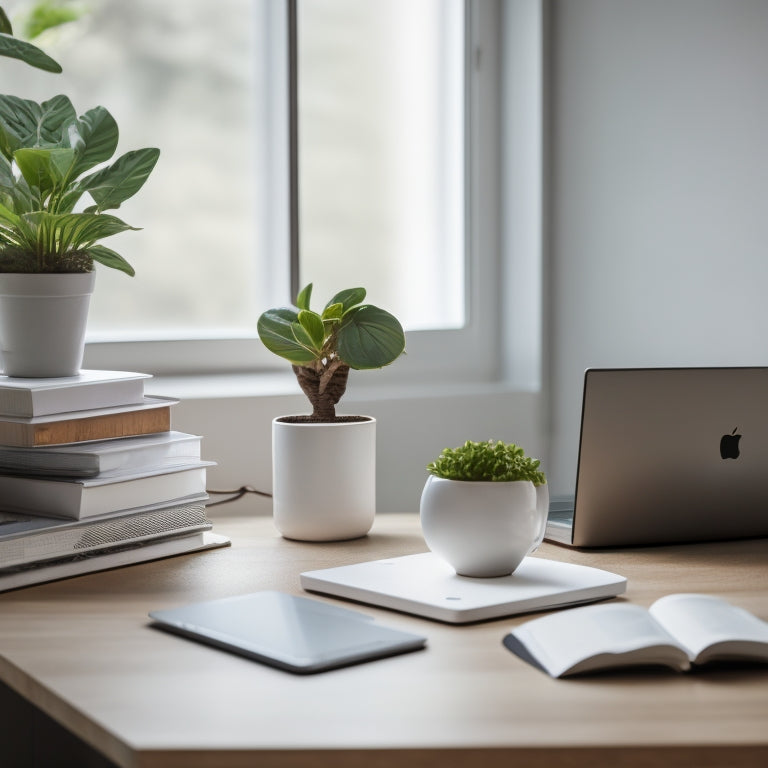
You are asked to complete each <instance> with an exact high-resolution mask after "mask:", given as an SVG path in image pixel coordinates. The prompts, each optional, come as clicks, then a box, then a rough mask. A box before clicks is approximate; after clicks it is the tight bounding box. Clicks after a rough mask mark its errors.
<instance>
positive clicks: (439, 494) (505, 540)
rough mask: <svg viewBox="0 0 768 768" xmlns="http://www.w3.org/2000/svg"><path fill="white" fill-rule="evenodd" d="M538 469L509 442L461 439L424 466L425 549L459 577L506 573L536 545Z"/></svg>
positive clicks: (544, 503) (545, 497)
mask: <svg viewBox="0 0 768 768" xmlns="http://www.w3.org/2000/svg"><path fill="white" fill-rule="evenodd" d="M539 467H540V462H539V461H538V460H537V459H533V458H531V457H529V456H527V455H526V454H525V451H524V450H523V449H522V448H521V447H520V446H518V445H515V444H514V443H504V442H502V441H493V440H488V441H485V442H473V441H471V440H468V441H467V442H465V443H464V445H462V446H459V447H458V448H446V449H445V450H444V451H443V452H442V453H441V454H440V456H439V457H438V458H437V459H436V460H435V461H434V462H432V463H431V464H429V465H427V471H428V472H429V477H428V478H427V482H426V484H425V486H424V491H423V492H422V496H421V507H420V518H421V526H422V532H423V534H424V539H425V541H426V542H427V546H428V547H429V548H430V550H432V552H434V553H435V554H436V555H438V556H439V557H441V558H442V559H443V560H445V561H447V562H448V563H449V564H450V565H451V566H452V567H453V568H454V569H455V570H456V572H457V573H458V574H459V575H461V576H475V577H493V576H506V575H509V574H510V573H512V572H513V571H514V570H515V568H517V566H518V565H519V564H520V563H521V562H522V560H523V558H524V557H525V556H526V555H527V554H529V553H530V552H532V551H533V550H535V549H536V548H537V547H538V546H539V544H540V543H541V541H542V539H543V538H544V529H545V526H546V521H547V511H548V506H549V494H548V492H547V485H546V476H545V475H544V472H542V471H541V469H540V468H539Z"/></svg>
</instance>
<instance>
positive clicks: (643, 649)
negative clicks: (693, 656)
mask: <svg viewBox="0 0 768 768" xmlns="http://www.w3.org/2000/svg"><path fill="white" fill-rule="evenodd" d="M511 635H512V636H513V637H515V638H516V639H517V640H518V641H519V642H520V643H522V644H523V645H524V646H525V648H526V649H527V650H528V651H529V653H530V654H531V655H532V656H533V657H534V658H535V659H536V660H537V661H538V662H539V663H540V664H541V666H542V667H544V669H545V670H546V671H547V672H548V673H549V674H550V675H552V676H553V677H561V676H563V675H566V674H575V673H578V672H586V671H590V670H594V669H602V668H609V667H617V666H626V665H630V664H665V665H667V666H672V667H674V668H675V669H685V668H686V667H687V657H686V654H685V652H684V651H683V650H682V649H681V648H679V647H678V646H677V644H676V642H675V640H674V638H672V637H671V636H670V635H669V634H668V633H667V632H666V631H665V630H664V628H663V627H661V626H660V625H659V624H658V622H656V621H655V620H654V619H653V618H652V617H651V615H650V614H649V613H648V611H646V610H645V608H642V607H640V606H638V605H631V604H628V603H627V604H624V603H611V604H605V605H603V604H600V605H590V606H586V607H583V608H572V609H570V610H564V611H559V612H557V613H553V614H550V615H548V616H544V617H543V618H540V619H533V620H532V621H528V622H526V623H525V624H523V625H521V626H519V627H517V628H516V629H514V630H513V631H512V633H511Z"/></svg>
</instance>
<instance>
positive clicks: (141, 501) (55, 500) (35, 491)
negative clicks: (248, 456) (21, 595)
mask: <svg viewBox="0 0 768 768" xmlns="http://www.w3.org/2000/svg"><path fill="white" fill-rule="evenodd" d="M213 464H214V462H211V461H200V462H196V463H194V464H188V465H182V466H177V467H168V468H161V469H155V470H152V471H151V472H147V473H144V474H141V475H137V474H122V475H113V476H111V477H108V478H101V477H94V478H82V479H77V480H58V479H57V480H50V479H48V478H43V477H21V476H18V475H0V508H2V509H3V510H5V511H7V512H21V513H22V514H30V515H41V516H43V517H64V518H68V519H72V520H82V519H85V518H89V517H96V516H97V515H108V514H110V513H114V512H123V511H127V510H135V511H138V510H140V509H145V508H148V507H156V506H158V505H160V504H172V503H176V502H180V501H182V500H185V499H187V498H188V497H190V496H199V495H200V494H203V493H205V479H206V477H205V476H206V468H207V467H209V466H213Z"/></svg>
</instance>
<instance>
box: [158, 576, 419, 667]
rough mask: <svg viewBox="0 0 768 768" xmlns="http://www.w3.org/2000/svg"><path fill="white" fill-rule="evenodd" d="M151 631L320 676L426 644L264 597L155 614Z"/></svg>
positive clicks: (332, 612)
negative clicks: (319, 674)
mask: <svg viewBox="0 0 768 768" xmlns="http://www.w3.org/2000/svg"><path fill="white" fill-rule="evenodd" d="M149 616H150V618H151V619H153V622H154V623H153V626H155V627H157V628H159V629H164V630H167V631H170V632H175V633H178V634H182V635H185V636H187V637H190V638H192V639H194V640H199V641H200V642H204V643H208V644H211V645H215V646H217V647H220V648H224V649H226V650H229V651H233V652H235V653H238V654H241V655H244V656H247V657H249V658H252V659H255V660H257V661H261V662H265V663H267V664H271V665H273V666H277V667H280V668H282V669H287V670H290V671H292V672H302V673H308V672H320V671H322V670H325V669H332V668H334V667H340V666H346V665H348V664H357V663H360V662H362V661H368V660H371V659H376V658H381V657H383V656H391V655H393V654H397V653H404V652H406V651H414V650H418V649H420V648H423V647H424V645H425V643H426V638H425V637H422V636H420V635H415V634H411V633H409V632H403V631H401V630H397V629H392V628H390V627H386V626H383V625H381V624H378V623H377V622H376V621H374V620H373V619H372V618H371V617H369V616H366V615H365V614H363V613H360V612H358V611H352V610H349V609H347V608H341V607H338V606H335V605H332V604H329V603H324V602H321V601H319V600H314V599H310V598H307V597H297V596H295V595H289V594H285V593H282V592H274V591H265V592H254V593H251V594H247V595H239V596H236V597H229V598H224V599H221V600H211V601H208V602H203V603H192V604H189V605H185V606H181V607H179V608H172V609H169V610H160V611H152V612H151V613H150V614H149Z"/></svg>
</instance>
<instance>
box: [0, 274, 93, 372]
mask: <svg viewBox="0 0 768 768" xmlns="http://www.w3.org/2000/svg"><path fill="white" fill-rule="evenodd" d="M95 279H96V274H95V272H77V273H60V274H19V273H3V274H0V363H2V370H3V373H5V374H6V375H7V376H19V377H22V378H42V377H45V378H56V377H59V376H76V375H77V374H78V373H79V372H80V366H81V365H82V363H83V349H84V346H85V326H86V323H87V320H88V305H89V302H90V299H91V294H92V293H93V286H94V283H95Z"/></svg>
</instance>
